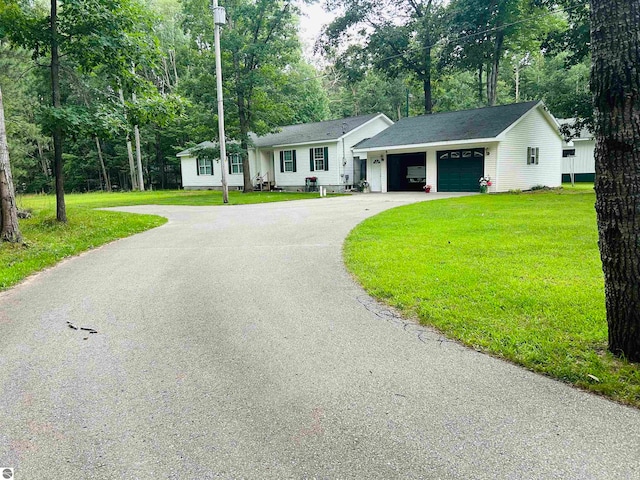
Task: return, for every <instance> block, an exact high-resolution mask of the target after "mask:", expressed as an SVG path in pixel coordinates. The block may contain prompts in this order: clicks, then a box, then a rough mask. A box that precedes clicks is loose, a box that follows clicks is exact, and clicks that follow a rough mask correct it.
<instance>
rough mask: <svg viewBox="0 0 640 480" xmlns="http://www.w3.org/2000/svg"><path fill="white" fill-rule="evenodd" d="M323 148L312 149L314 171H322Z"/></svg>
mask: <svg viewBox="0 0 640 480" xmlns="http://www.w3.org/2000/svg"><path fill="white" fill-rule="evenodd" d="M324 160H325V158H324V148H314V149H313V162H314V166H315V169H316V170H324V169H325V168H324Z"/></svg>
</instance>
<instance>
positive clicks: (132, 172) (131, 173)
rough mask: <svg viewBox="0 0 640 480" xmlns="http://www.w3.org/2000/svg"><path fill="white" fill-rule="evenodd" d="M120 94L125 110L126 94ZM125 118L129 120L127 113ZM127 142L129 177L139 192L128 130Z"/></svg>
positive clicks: (120, 91)
mask: <svg viewBox="0 0 640 480" xmlns="http://www.w3.org/2000/svg"><path fill="white" fill-rule="evenodd" d="M118 93H119V94H120V103H122V109H123V110H124V107H125V103H124V93H123V92H122V89H120V90H119V91H118ZM124 118H125V119H126V118H127V114H126V113H125V114H124ZM127 125H128V124H127ZM126 141H127V156H128V157H129V176H130V177H131V190H137V189H138V182H137V180H136V165H135V163H134V162H133V147H132V145H131V137H130V135H129V131H128V130H127V136H126Z"/></svg>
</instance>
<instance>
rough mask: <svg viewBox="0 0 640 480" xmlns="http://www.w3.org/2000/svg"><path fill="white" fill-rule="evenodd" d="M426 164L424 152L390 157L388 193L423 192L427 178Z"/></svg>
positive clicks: (388, 158) (388, 157)
mask: <svg viewBox="0 0 640 480" xmlns="http://www.w3.org/2000/svg"><path fill="white" fill-rule="evenodd" d="M426 162H427V158H426V154H425V153H424V152H418V153H401V154H396V155H388V156H387V168H388V171H387V191H388V192H419V191H422V187H424V184H425V182H426V178H427V164H426Z"/></svg>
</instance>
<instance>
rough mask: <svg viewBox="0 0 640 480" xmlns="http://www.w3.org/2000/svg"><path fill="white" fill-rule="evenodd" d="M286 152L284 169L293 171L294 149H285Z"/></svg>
mask: <svg viewBox="0 0 640 480" xmlns="http://www.w3.org/2000/svg"><path fill="white" fill-rule="evenodd" d="M282 153H283V154H284V171H285V172H293V150H285V151H284V152H282Z"/></svg>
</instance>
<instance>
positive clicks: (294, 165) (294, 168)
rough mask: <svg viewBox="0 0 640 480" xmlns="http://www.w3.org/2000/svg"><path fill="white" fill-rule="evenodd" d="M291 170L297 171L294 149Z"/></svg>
mask: <svg viewBox="0 0 640 480" xmlns="http://www.w3.org/2000/svg"><path fill="white" fill-rule="evenodd" d="M293 171H294V172H297V171H298V170H297V169H296V151H295V150H294V151H293Z"/></svg>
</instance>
